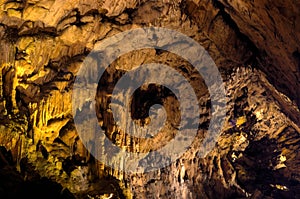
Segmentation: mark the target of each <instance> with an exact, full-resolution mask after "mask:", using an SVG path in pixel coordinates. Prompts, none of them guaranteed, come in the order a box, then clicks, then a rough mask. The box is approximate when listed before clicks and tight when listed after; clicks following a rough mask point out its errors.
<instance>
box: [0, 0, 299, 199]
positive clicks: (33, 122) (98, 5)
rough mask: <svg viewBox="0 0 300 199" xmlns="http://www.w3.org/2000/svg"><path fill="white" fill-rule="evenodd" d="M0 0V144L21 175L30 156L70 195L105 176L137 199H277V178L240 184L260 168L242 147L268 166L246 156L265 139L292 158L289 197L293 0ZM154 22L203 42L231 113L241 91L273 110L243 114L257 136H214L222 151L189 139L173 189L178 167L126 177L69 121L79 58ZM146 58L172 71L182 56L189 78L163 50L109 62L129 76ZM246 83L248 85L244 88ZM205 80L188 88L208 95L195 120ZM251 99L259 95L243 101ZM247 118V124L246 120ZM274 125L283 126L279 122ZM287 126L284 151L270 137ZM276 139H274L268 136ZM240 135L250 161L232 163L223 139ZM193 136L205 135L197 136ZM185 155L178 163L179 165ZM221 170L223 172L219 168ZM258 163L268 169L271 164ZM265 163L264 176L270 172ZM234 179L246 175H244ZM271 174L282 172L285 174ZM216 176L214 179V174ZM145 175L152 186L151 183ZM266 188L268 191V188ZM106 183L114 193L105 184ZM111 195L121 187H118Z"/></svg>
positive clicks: (295, 116)
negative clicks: (96, 154) (261, 198)
mask: <svg viewBox="0 0 300 199" xmlns="http://www.w3.org/2000/svg"><path fill="white" fill-rule="evenodd" d="M0 5H1V9H0V43H1V46H0V52H1V54H0V66H1V70H0V93H1V95H0V113H1V114H0V125H1V126H0V129H1V135H0V137H1V139H0V144H1V145H2V146H5V148H6V149H7V150H10V151H11V152H12V157H13V162H14V164H15V166H16V168H17V169H18V170H19V171H24V167H23V166H21V165H22V164H21V162H22V160H24V158H27V159H28V161H29V163H30V164H33V165H34V167H35V168H36V170H37V172H38V173H39V175H41V176H45V177H47V178H50V179H54V180H55V181H56V182H58V183H60V184H62V186H63V187H66V188H68V189H69V190H70V191H71V192H72V193H81V192H86V191H90V192H91V191H93V190H98V191H99V190H101V189H103V187H101V186H100V187H98V186H97V185H96V184H97V183H93V182H94V181H95V180H96V179H98V180H99V179H100V180H103V179H104V178H107V177H108V176H110V177H112V178H115V179H118V180H120V181H118V180H116V182H115V179H113V180H111V181H109V183H108V184H114V183H117V184H118V183H119V184H118V185H117V186H120V187H122V188H121V189H123V190H125V191H124V192H125V195H126V194H128V197H131V195H135V196H136V197H140V196H141V197H142V196H143V194H144V195H145V197H146V195H148V196H152V197H153V198H155V197H165V198H168V197H170V196H174V197H178V196H179V195H181V194H182V192H184V193H186V194H187V192H189V190H192V192H193V193H194V195H187V196H186V197H187V198H193V197H196V196H197V195H201V194H203V193H205V194H203V198H220V197H222V196H223V197H234V195H235V194H237V195H239V196H246V195H247V194H250V193H251V194H254V195H255V194H258V195H268V196H272V197H274V193H275V192H276V191H277V190H280V189H278V187H276V185H278V184H273V186H274V187H271V188H269V187H270V183H271V182H269V181H266V182H265V181H264V182H263V183H262V185H261V187H251V186H250V185H249V186H248V185H247V183H248V182H251V183H252V184H253V183H256V181H255V179H250V178H249V176H251V175H254V176H259V175H260V173H259V172H261V170H258V171H256V170H255V171H252V170H251V169H252V168H253V167H257V165H255V163H253V161H254V160H251V161H249V160H248V159H247V158H248V156H247V155H248V153H249V154H250V155H249V157H250V159H251V158H257V159H261V161H266V160H263V157H252V156H253V154H251V153H253V152H252V151H253V150H254V149H253V148H251V147H253V146H254V147H255V146H256V144H257V143H258V145H259V146H261V145H266V142H267V143H269V142H272V144H273V145H274V147H279V149H277V150H278V151H285V152H284V156H285V157H288V164H290V165H291V167H290V166H288V167H287V170H289V171H288V172H287V173H288V175H290V176H286V178H287V179H292V180H294V181H295V182H296V185H295V187H294V188H290V190H291V191H289V192H288V194H291V195H292V194H293V193H294V194H295V190H297V189H298V187H297V186H298V184H297V183H298V182H299V176H298V177H297V169H296V165H297V164H298V160H299V158H298V155H293V154H292V152H291V151H293V150H296V149H298V148H297V147H298V146H299V139H298V137H297V136H298V135H297V133H296V132H299V129H298V126H299V125H300V124H299V121H300V119H299V110H298V108H297V107H299V105H300V99H299V97H298V96H299V92H300V90H299V89H300V86H299V74H300V73H299V72H300V71H299V70H300V67H299V60H300V58H299V57H300V56H299V49H298V48H299V47H298V46H299V43H300V42H299V37H300V33H299V32H300V29H299V27H300V26H299V16H300V15H299V9H297V8H298V7H299V6H300V5H299V2H297V1H292V0H285V1H267V0H264V1H225V0H224V1H223V0H220V1H213V0H194V1H191V0H186V1H180V0H175V1H171V0H170V1H168V0H162V1H142V0H139V1H137V0H124V1H123V0H122V1H117V0H102V1H99V0H88V1H81V0H76V1H74V0H67V1H58V0H55V1H54V0H52V1H35V0H24V1H23V0H22V1H6V0H2V1H1V4H0ZM152 26H156V27H165V28H170V29H173V30H176V31H179V32H181V33H183V34H185V35H187V36H189V37H191V38H193V39H194V40H196V41H197V42H199V43H200V44H201V45H202V46H203V47H204V48H205V49H206V50H207V51H208V53H209V55H210V56H211V57H212V59H213V60H214V62H215V63H216V65H217V66H218V67H219V70H220V72H221V74H222V77H223V79H224V82H226V85H228V90H229V92H233V91H230V90H231V89H232V90H235V89H236V90H237V91H236V92H237V93H236V94H232V93H231V94H228V95H229V97H228V98H229V99H228V101H229V105H228V107H229V109H230V110H234V107H233V106H234V105H233V104H239V103H244V102H235V101H234V100H236V99H235V98H236V97H237V96H239V95H242V94H240V93H238V92H240V90H241V88H242V87H247V89H248V92H249V93H250V94H248V95H247V96H246V98H245V99H248V98H249V100H250V102H249V103H248V105H247V106H249V107H251V106H252V105H253V106H254V104H255V103H259V104H260V105H257V107H259V106H262V107H263V108H262V109H266V107H267V109H268V110H266V111H263V112H264V113H265V114H266V112H268V111H269V109H272V115H274V117H275V119H274V118H272V119H271V118H269V116H266V118H264V117H263V119H262V120H263V122H259V121H256V119H251V117H250V116H251V114H250V113H249V114H250V116H247V117H250V118H247V121H248V122H249V126H248V127H247V129H246V130H247V131H254V130H255V129H258V130H257V131H259V132H260V133H257V134H255V135H251V136H252V137H251V136H250V135H247V136H249V137H247V138H243V136H246V135H245V134H243V133H242V132H241V131H244V130H243V129H235V130H238V131H239V132H231V130H229V129H226V130H224V135H223V137H222V136H221V137H222V139H221V140H220V146H218V147H216V148H215V149H214V151H213V152H212V154H210V155H209V156H208V157H207V159H203V160H194V158H195V154H196V153H197V146H196V145H197V144H195V146H194V148H192V150H190V151H189V152H187V154H189V155H187V158H185V159H186V160H185V164H187V165H186V167H187V168H189V169H190V171H189V172H190V173H188V176H190V178H189V180H190V181H189V182H188V183H187V184H185V186H184V187H181V186H180V184H179V182H178V180H177V177H176V176H177V174H176V171H177V170H178V169H179V163H177V164H176V163H174V164H172V165H171V166H170V167H168V168H166V171H160V170H159V171H157V172H158V173H157V172H156V173H150V174H146V175H145V176H143V175H142V176H135V175H133V176H130V175H129V176H128V175H126V174H124V173H122V172H119V171H116V170H113V169H111V168H107V167H105V165H103V164H102V163H100V162H97V160H95V159H94V158H93V157H92V156H91V155H90V154H89V152H88V151H87V150H86V148H85V147H84V145H83V143H81V140H80V139H79V138H78V134H77V132H76V129H75V127H74V123H73V115H72V107H71V101H72V85H73V82H74V80H75V77H76V74H77V72H78V70H79V68H80V66H81V64H82V62H83V60H84V58H85V57H86V56H87V55H88V54H89V52H91V50H92V49H93V48H94V46H95V45H96V44H97V43H99V42H101V40H103V39H105V38H109V37H110V36H112V35H115V34H116V33H120V32H122V31H125V30H130V29H133V28H138V27H152ZM170 58H173V59H170ZM151 61H159V62H162V63H167V64H168V65H170V66H172V67H174V68H176V65H178V63H181V64H182V65H183V66H184V68H185V69H186V71H187V72H184V71H183V74H184V73H186V75H187V76H188V75H189V74H190V73H191V71H190V66H189V65H188V64H187V63H185V62H183V61H182V60H180V59H179V58H177V57H174V56H172V55H170V54H168V53H166V52H163V53H161V52H156V51H155V50H148V51H138V52H135V53H132V54H129V55H126V56H124V57H121V58H120V59H119V60H118V61H116V62H115V63H114V64H115V67H116V68H119V69H120V70H122V71H127V70H129V69H130V67H131V65H134V64H135V65H139V64H143V63H149V62H151ZM245 67H246V68H248V67H249V68H251V70H250V69H242V72H241V71H237V69H238V68H245ZM177 69H178V68H177ZM253 70H255V72H253ZM93 72H95V71H91V74H93ZM244 73H251V74H252V73H253V75H244ZM120 74H121V73H120ZM241 74H242V75H241ZM264 74H265V75H264ZM233 77H235V79H234V78H233ZM255 78H256V79H260V80H255ZM233 79H234V80H233ZM249 79H250V80H251V81H250V80H249ZM253 79H254V80H253ZM248 81H250V83H249V82H248ZM257 81H259V82H260V83H259V85H262V86H261V89H260V90H258V91H255V87H257V84H258V83H253V82H257ZM244 82H246V83H244ZM242 84H245V85H244V86H241V85H242ZM253 84H254V85H253ZM204 87H205V86H204V85H203V81H202V80H197V81H195V83H194V88H196V89H198V91H199V92H198V95H199V96H204V97H203V102H202V103H201V106H203V107H202V109H201V114H202V115H204V117H203V118H202V119H203V121H201V122H203V123H205V122H207V120H208V119H209V111H210V110H209V108H207V101H208V100H209V98H208V97H207V96H206V95H205V94H204V93H201V92H202V88H204ZM264 89H265V90H266V93H269V94H268V95H266V94H265V93H264V92H262V91H261V90H264ZM251 92H252V94H251ZM257 93H259V94H257ZM251 95H252V96H254V98H256V99H250V98H251ZM260 96H262V97H260ZM269 96H272V97H271V100H270V99H269V101H275V104H276V105H274V106H276V107H277V106H278V107H280V108H269V106H272V103H270V105H268V104H269V101H268V102H266V103H264V102H261V101H260V100H262V101H264V100H265V99H266V98H268V97H269ZM100 97H101V96H100ZM102 97H103V96H102ZM104 97H105V96H104ZM79 100H80V101H82V104H83V105H84V103H85V101H86V99H85V96H84V95H83V96H82V98H81V99H79ZM256 100H257V101H258V102H256ZM246 101H247V100H246ZM236 106H237V105H236ZM257 107H255V108H252V109H251V108H248V109H249V110H247V111H249V112H255V110H256V109H258V108H257ZM104 108H105V107H104ZM273 109H274V110H273ZM243 111H245V110H244V107H242V108H239V109H238V111H237V112H239V114H241V113H243ZM236 114H237V113H234V112H232V111H231V112H228V121H227V122H228V123H230V117H235V119H236V118H239V117H242V116H244V115H236ZM253 114H254V113H253ZM253 114H252V116H253ZM254 115H255V114H254ZM266 115H267V114H266ZM282 115H283V116H282ZM257 117H258V116H255V117H254V118H257ZM231 119H234V118H231ZM251 120H254V121H253V122H250V121H251ZM270 120H272V121H270ZM107 121H108V122H109V121H110V120H107ZM281 121H287V122H284V123H281ZM264 122H265V123H270V124H269V125H267V126H268V127H265V126H260V125H263V123H264ZM245 125H246V123H245ZM272 125H276V126H272ZM270 126H271V127H270ZM268 128H269V129H272V130H269V131H267V130H266V131H267V132H265V131H264V129H268ZM278 129H281V131H279V130H278ZM235 130H232V131H235ZM277 130H278V131H277ZM285 131H286V132H288V134H289V133H290V134H291V135H290V136H291V137H292V138H290V137H289V136H287V137H285V136H283V138H282V139H283V141H282V142H283V143H285V142H288V140H289V139H293V140H295V142H293V141H291V142H292V143H291V145H292V146H293V147H292V148H288V146H286V145H285V144H282V145H280V144H278V143H277V141H276V140H277V139H279V138H280V136H279V134H280V133H282V132H285ZM276 132H277V134H276ZM202 133H203V132H202ZM248 133H249V132H248ZM264 133H265V134H264ZM200 134H201V132H200ZM246 134H247V132H246ZM277 135H278V136H279V137H276V136H277ZM240 136H242V138H241V139H242V140H243V139H245V140H246V141H244V142H249V143H247V144H245V146H244V147H242V148H239V150H237V151H242V152H243V153H244V151H245V154H246V155H245V156H246V160H245V159H243V158H242V159H241V160H239V161H240V162H239V161H237V163H235V162H232V160H231V159H230V158H232V153H233V151H235V150H233V149H231V148H232V147H229V146H230V144H229V145H228V146H227V143H223V144H222V142H223V141H222V140H224V142H226V141H228V142H229V143H231V144H233V143H234V141H232V139H233V140H234V139H239V137H240ZM265 136H266V137H267V138H264V139H267V141H265V140H261V139H262V138H263V137H265ZM200 137H201V136H200ZM250 137H251V138H250ZM91 139H93V137H91ZM120 139H121V138H120ZM200 140H201V138H199V140H198V142H200ZM269 140H271V141H269ZM125 142H126V141H125ZM272 144H271V145H272ZM224 145H226V147H225V146H224ZM273 145H272V146H273ZM294 145H295V146H294ZM223 148H225V149H223ZM287 148H288V149H287ZM251 150H252V151H251ZM261 150H265V148H262V149H261ZM274 150H275V149H274ZM220 151H222V152H220ZM242 152H239V153H242ZM235 153H236V152H235ZM278 153H279V152H278ZM228 156H230V157H229V158H228ZM266 156H268V157H269V159H272V158H275V159H276V157H279V156H278V154H277V153H276V154H275V153H274V154H273V153H271V152H270V153H267V154H266ZM182 160H183V159H180V161H179V162H182ZM189 161H190V163H189ZM270 161H271V160H270ZM186 162H188V163H186ZM254 162H255V161H254ZM274 164H275V163H274ZM199 165H201V168H199ZM211 165H213V168H211V167H212V166H211ZM214 165H215V166H214ZM224 165H225V166H224ZM276 165H277V164H275V166H276ZM275 166H274V167H275ZM224 167H225V170H226V171H223V170H224ZM262 167H268V165H267V163H265V165H264V166H262ZM240 168H242V169H249V168H250V170H251V171H249V172H250V173H247V172H244V173H239V172H242V171H240V170H239V169H240ZM25 170H26V169H25ZM271 170H272V169H270V172H271V173H270V174H269V175H271V176H274V175H275V174H274V173H272V171H271ZM163 172H164V173H163ZM251 172H254V173H255V172H256V174H253V173H251ZM200 173H203V175H200ZM228 173H229V174H228ZM83 174H84V175H83ZM24 175H25V174H24ZM237 175H238V177H236V176H237ZM239 175H242V176H246V177H245V178H244V179H241V177H240V176H239ZM276 175H277V176H279V177H282V175H284V174H282V173H280V174H276ZM174 176H175V177H174ZM279 177H277V178H276V179H279ZM219 178H220V179H221V180H216V179H219ZM152 179H154V181H153V180H152ZM192 179H193V180H192ZM151 180H152V181H151ZM149 181H151V182H150V183H148V182H149ZM287 181H288V180H287ZM278 183H279V182H278ZM287 183H289V182H287ZM128 184H130V190H131V191H129V192H130V194H129V193H127V192H126V190H127V189H128V187H127V186H129V185H128ZM168 184H172V186H173V187H169V186H167V185H168ZM267 185H268V188H269V189H265V188H264V186H267ZM114 186H116V185H114ZM282 186H283V185H282ZM158 187H161V188H160V189H159V188H158ZM195 187H196V188H195ZM213 187H216V188H213ZM198 188H199V189H198ZM281 188H282V187H281ZM163 189H164V190H163ZM107 190H110V191H111V188H110V189H109V188H107ZM153 190H154V191H153ZM205 190H208V191H205ZM265 190H267V192H266V191H265ZM283 191H284V190H283ZM121 192H122V191H121ZM131 192H132V194H131ZM248 192H249V193H248ZM214 193H216V194H219V196H218V195H214ZM276 193H277V192H276ZM284 193H285V192H284ZM114 194H115V195H117V194H120V191H116V192H114ZM157 194H158V195H160V196H157ZM272 194H273V195H272ZM288 196H290V195H288Z"/></svg>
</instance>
